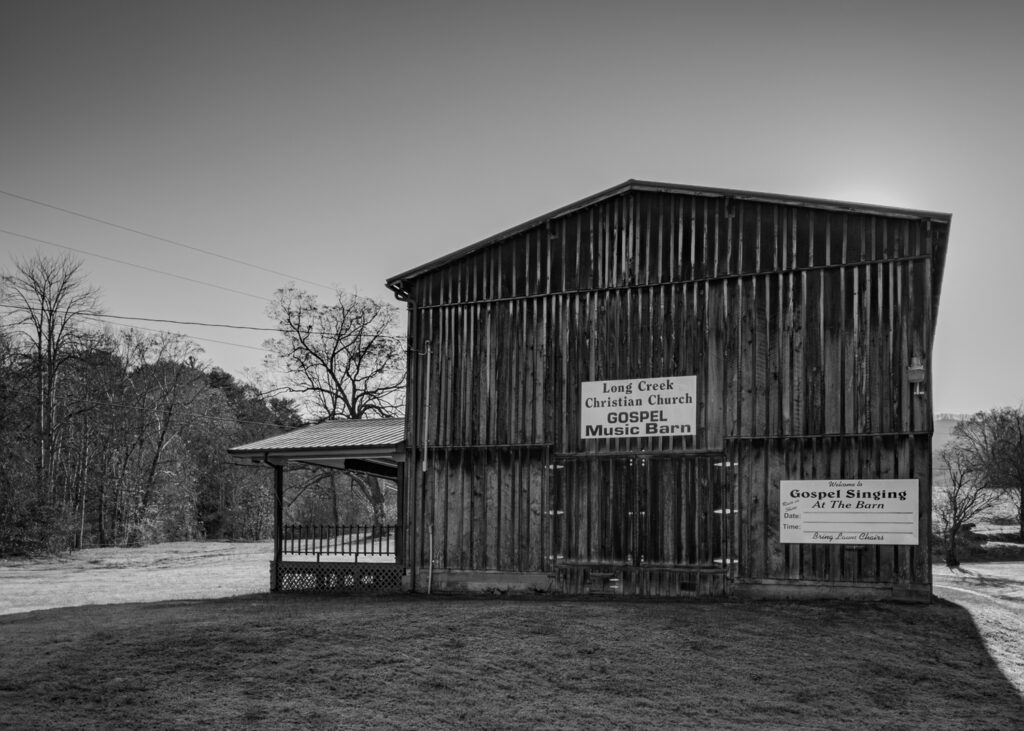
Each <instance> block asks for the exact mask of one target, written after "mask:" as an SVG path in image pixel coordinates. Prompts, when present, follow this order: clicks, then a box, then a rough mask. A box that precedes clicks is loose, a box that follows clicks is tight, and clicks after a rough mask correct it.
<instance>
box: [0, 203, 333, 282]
mask: <svg viewBox="0 0 1024 731" xmlns="http://www.w3.org/2000/svg"><path fill="white" fill-rule="evenodd" d="M0 194H2V195H6V196H8V197H10V198H17V199H18V200H22V201H27V202H28V203H34V204H35V205H37V206H43V207H44V208H50V209H52V210H54V211H60V212H61V213H67V214H68V215H70V216H77V217H78V218H84V219H85V220H87V221H94V222H95V223H101V224H103V225H104V226H111V227H112V228H117V229H121V230H122V231H128V232H130V233H133V234H137V235H139V236H145V237H146V238H149V239H153V240H154V241H161V242H163V243H165V244H171V245H172V246H178V247H181V248H182V249H188V250H189V251H197V252H199V253H200V254H206V255H207V256H213V257H216V258H218V259H223V260H224V261H230V262H231V263H233V264H240V265H241V266H246V267H250V268H251V269H258V270H260V271H261V272H266V273H268V274H276V275H278V276H281V277H286V278H287V279H294V280H295V281H297V282H303V283H305V284H312V285H313V286H314V287H321V288H323V289H329V290H332V291H333V290H334V288H333V287H328V286H327V285H326V284H320V283H319V282H312V281H310V280H308V279H302V278H301V277H295V276H292V275H291V274H285V273H284V272H279V271H276V270H274V269H268V268H266V267H261V266H259V265H258V264H253V263H251V262H247V261H242V260H241V259H235V258H233V257H230V256H224V255H223V254H218V253H216V252H213V251H207V250H206V249H201V248H199V247H198V246H191V245H189V244H183V243H181V242H180V241H175V240H174V239H168V238H166V237H164V236H157V235H156V234H151V233H147V232H145V231H140V230H139V229H137V228H132V227H130V226H122V225H121V224H119V223H114V222H113V221H107V220H104V219H102V218H96V217H95V216H89V215H86V214H85V213H79V212H78V211H72V210H70V209H68V208H61V207H60V206H55V205H53V204H52V203H44V202H43V201H40V200H36V199H34V198H28V197H26V196H23V195H18V194H17V193H10V192H8V191H6V190H0ZM15 235H17V234H15Z"/></svg>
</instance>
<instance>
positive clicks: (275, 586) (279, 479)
mask: <svg viewBox="0 0 1024 731" xmlns="http://www.w3.org/2000/svg"><path fill="white" fill-rule="evenodd" d="M283 526H284V465H279V464H276V465H274V565H273V567H272V568H271V573H270V590H271V591H280V589H281V577H280V575H279V574H280V570H281V543H282V534H283V531H284V527H283Z"/></svg>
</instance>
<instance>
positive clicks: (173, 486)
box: [0, 256, 404, 555]
mask: <svg viewBox="0 0 1024 731" xmlns="http://www.w3.org/2000/svg"><path fill="white" fill-rule="evenodd" d="M339 305H342V306H341V307H340V308H339ZM100 312H101V310H100V292H99V291H98V290H97V289H95V288H94V287H92V286H90V285H89V283H88V281H87V280H86V278H85V276H84V274H83V271H82V266H81V263H80V262H78V261H77V260H75V259H73V258H71V257H68V256H65V257H61V258H47V257H43V256H35V257H33V258H31V259H29V260H26V261H20V262H17V263H16V264H15V266H14V267H13V270H12V271H11V272H5V273H3V275H2V279H0V555H11V554H31V553H40V552H56V551H62V550H67V549H73V548H80V547H86V546H132V545H141V544H146V543H153V542H160V541H170V540H193V539H201V538H228V539H241V540H257V539H260V538H264V537H267V536H269V535H270V532H271V530H272V527H273V522H272V521H273V489H272V471H271V470H268V469H263V468H260V467H259V466H258V465H249V464H239V463H234V462H233V461H232V460H231V459H230V458H229V457H228V455H227V453H226V450H227V449H228V448H229V447H232V446H237V445H240V444H245V443H248V442H252V441H255V440H258V439H262V438H264V437H267V436H271V435H273V434H278V433H281V432H282V431H283V430H286V429H291V428H295V427H298V426H301V425H303V424H305V423H309V422H311V421H319V420H322V419H325V418H365V417H372V416H383V415H391V414H394V413H396V412H397V410H398V409H400V407H401V403H400V397H399V396H398V395H397V394H398V393H399V392H404V360H403V359H402V356H404V349H403V346H400V345H399V343H400V339H399V338H397V337H394V336H393V335H392V334H391V330H392V329H393V327H394V325H395V322H396V314H395V312H396V308H393V307H391V306H390V305H385V304H383V303H378V302H375V301H373V300H365V301H364V298H359V297H356V296H354V295H346V294H345V293H341V292H339V293H338V302H337V303H328V304H326V305H321V304H320V303H319V302H317V301H316V298H315V297H311V296H309V295H305V294H304V293H300V292H297V291H295V290H294V289H291V288H285V289H282V290H279V291H278V292H277V293H276V294H275V296H274V298H273V299H272V301H271V305H270V306H269V307H268V310H267V314H268V315H270V316H271V318H273V320H274V321H275V323H277V324H278V330H279V334H278V336H276V337H274V338H271V339H270V340H269V341H268V343H267V347H268V348H269V350H270V354H269V355H268V360H267V362H266V365H267V367H268V369H269V370H267V371H266V373H267V374H268V375H266V376H265V380H266V381H267V382H266V383H261V385H260V386H257V385H256V384H254V383H249V382H245V381H241V380H239V379H236V378H235V377H234V376H232V375H231V374H229V373H227V372H225V371H224V370H222V369H220V368H217V367H215V366H210V365H208V364H205V363H204V362H203V361H202V360H201V350H200V348H199V347H198V346H197V345H196V344H195V343H193V342H191V341H190V340H188V339H187V338H186V337H184V336H182V335H178V334H172V333H152V332H149V333H144V332H140V331H138V330H135V329H130V328H129V329H114V328H111V327H108V326H103V325H102V324H98V321H97V319H96V317H97V314H99V313H100ZM339 313H340V314H339ZM330 315H333V316H334V320H333V321H332V320H331V318H330ZM289 323H292V324H294V325H295V326H294V327H291V325H289ZM396 353H397V356H396V355H395V354H396ZM275 367H277V368H276V370H274V368H275ZM327 371H330V375H329V376H328V375H326V374H327ZM275 373H276V374H277V375H274V374H275ZM268 384H269V387H268ZM296 473H297V474H296V476H295V477H293V478H292V479H291V480H290V482H292V483H293V484H294V485H296V488H295V489H294V490H293V491H292V493H291V494H290V495H289V498H288V500H287V509H288V512H289V513H290V515H291V517H294V518H295V519H301V520H303V521H309V522H336V521H339V520H346V519H347V520H348V521H349V522H358V521H360V520H364V519H366V520H367V521H368V520H369V519H373V518H377V519H380V520H383V519H386V518H387V513H388V511H389V509H388V506H389V500H388V498H389V496H388V494H387V493H388V491H387V489H386V486H383V485H381V483H380V481H379V480H375V479H371V478H361V477H358V476H357V477H355V478H353V477H351V476H349V477H346V476H339V475H336V474H329V473H328V472H327V471H324V470H312V469H297V470H296ZM390 497H391V503H393V502H394V498H393V496H390ZM392 512H393V509H392Z"/></svg>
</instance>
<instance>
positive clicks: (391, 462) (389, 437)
mask: <svg viewBox="0 0 1024 731" xmlns="http://www.w3.org/2000/svg"><path fill="white" fill-rule="evenodd" d="M228 454H230V455H232V456H234V457H242V458H249V459H251V460H253V461H254V462H268V463H271V464H283V463H286V462H302V463H306V464H315V465H320V466H323V467H334V468H337V469H360V471H367V472H374V473H375V474H380V475H381V476H385V477H389V476H391V475H390V472H392V471H393V470H395V468H396V465H397V464H398V462H401V461H402V460H403V459H404V456H405V419H402V418H397V419H347V420H338V421H324V422H321V423H320V424H312V425H310V426H304V427H301V428H299V429H295V430H293V431H290V432H287V433H285V434H278V435H277V436H273V437H267V438H266V439H260V440H259V441H255V442H250V443H249V444H243V445H241V446H238V447H232V448H231V449H229V450H228ZM375 465H376V466H378V467H380V468H381V470H382V471H381V472H379V473H378V472H376V471H375V470H374V469H372V468H373V466H375ZM368 466H369V467H370V469H366V468H367V467H368Z"/></svg>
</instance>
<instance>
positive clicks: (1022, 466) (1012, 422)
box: [953, 407, 1024, 541]
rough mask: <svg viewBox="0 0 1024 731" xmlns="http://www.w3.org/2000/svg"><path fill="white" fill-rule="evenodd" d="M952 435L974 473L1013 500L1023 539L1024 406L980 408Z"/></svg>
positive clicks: (954, 430)
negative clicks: (984, 409)
mask: <svg viewBox="0 0 1024 731" xmlns="http://www.w3.org/2000/svg"><path fill="white" fill-rule="evenodd" d="M953 437H954V439H956V441H957V442H958V444H959V445H960V448H961V449H963V450H964V452H965V457H964V459H965V460H966V461H967V464H968V465H969V467H970V470H971V472H972V473H974V474H977V475H981V476H983V480H984V483H985V484H986V485H987V486H988V487H990V488H992V489H994V490H998V491H1000V492H1001V493H1002V494H1004V495H1006V496H1007V497H1008V498H1009V499H1010V501H1011V502H1012V503H1013V506H1014V509H1015V511H1016V513H1017V521H1018V535H1019V536H1020V539H1021V540H1022V541H1024V408H1022V407H1018V408H1011V407H1003V408H1000V409H993V410H991V411H980V412H978V413H977V414H974V415H973V416H971V417H970V418H969V419H965V420H963V421H960V422H958V423H957V424H956V426H954V427H953Z"/></svg>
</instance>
